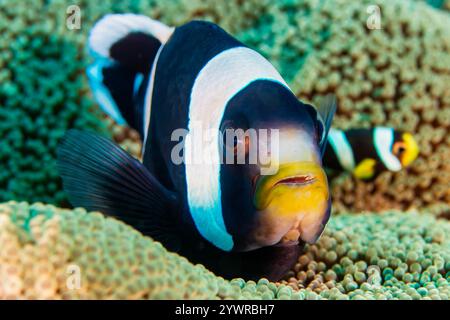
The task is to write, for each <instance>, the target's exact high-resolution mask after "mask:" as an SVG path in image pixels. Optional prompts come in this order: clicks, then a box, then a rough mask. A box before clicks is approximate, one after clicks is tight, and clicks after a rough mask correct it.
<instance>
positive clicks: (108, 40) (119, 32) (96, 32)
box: [89, 13, 174, 58]
mask: <svg viewBox="0 0 450 320" xmlns="http://www.w3.org/2000/svg"><path fill="white" fill-rule="evenodd" d="M173 30H174V28H172V27H168V26H166V25H165V24H163V23H161V22H159V21H156V20H153V19H150V18H149V17H147V16H144V15H139V14H132V13H125V14H107V15H106V16H104V17H103V18H102V19H101V20H100V21H98V22H97V23H96V24H95V26H94V28H93V29H92V31H91V33H90V35H89V47H90V48H91V50H93V51H94V52H96V53H97V54H99V55H101V56H103V57H108V58H109V57H110V56H109V49H110V48H111V46H112V45H113V44H114V43H116V42H117V41H119V40H120V39H122V38H124V37H125V36H126V35H127V34H129V33H131V32H143V33H147V34H149V35H151V36H153V37H155V38H156V39H158V40H159V41H160V42H161V43H162V44H164V43H166V42H167V40H168V39H169V38H170V36H171V35H172V32H173Z"/></svg>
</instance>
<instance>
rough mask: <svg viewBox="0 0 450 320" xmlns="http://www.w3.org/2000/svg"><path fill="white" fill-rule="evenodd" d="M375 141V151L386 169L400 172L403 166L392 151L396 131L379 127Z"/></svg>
mask: <svg viewBox="0 0 450 320" xmlns="http://www.w3.org/2000/svg"><path fill="white" fill-rule="evenodd" d="M373 139H374V141H373V143H374V145H375V150H376V151H377V154H378V156H379V157H380V159H381V161H382V162H383V163H384V165H385V166H386V168H388V169H389V170H390V171H400V170H401V169H402V164H401V163H400V160H399V159H398V158H397V157H396V156H394V155H393V154H392V151H391V150H392V144H393V143H394V130H393V129H392V128H386V127H377V128H375V129H374V135H373Z"/></svg>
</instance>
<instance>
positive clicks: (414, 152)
mask: <svg viewBox="0 0 450 320" xmlns="http://www.w3.org/2000/svg"><path fill="white" fill-rule="evenodd" d="M402 138H403V142H404V151H403V152H402V154H401V155H400V161H401V163H402V166H403V167H407V166H409V165H410V164H411V163H412V162H413V161H414V160H416V158H417V157H418V155H419V145H418V144H417V142H416V140H415V139H414V137H413V136H412V134H410V133H404V134H403V136H402Z"/></svg>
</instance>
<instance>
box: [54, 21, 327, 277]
mask: <svg viewBox="0 0 450 320" xmlns="http://www.w3.org/2000/svg"><path fill="white" fill-rule="evenodd" d="M89 47H90V50H91V52H92V53H93V55H94V57H95V61H94V63H93V65H92V66H91V67H90V68H89V69H88V76H89V79H90V84H91V87H92V90H93V94H94V96H95V97H96V99H97V101H98V102H99V104H100V106H101V107H102V108H103V109H104V110H105V111H106V112H107V113H108V114H109V115H110V116H111V117H113V118H114V119H115V120H116V121H117V122H118V123H126V124H128V125H129V126H131V127H132V128H134V129H136V130H137V131H138V132H139V133H140V135H141V137H142V138H143V145H144V152H143V162H142V163H141V162H139V161H138V160H137V159H135V158H133V157H132V156H130V155H129V154H127V153H126V152H125V151H124V150H122V149H121V148H120V147H119V146H117V145H116V144H114V143H112V142H111V141H109V140H107V139H105V138H102V137H99V136H97V135H95V134H92V133H86V132H80V131H74V130H72V131H69V132H68V133H67V134H66V136H65V137H64V139H63V140H62V142H61V144H60V146H59V148H58V152H57V155H58V168H59V172H60V175H61V177H62V180H63V186H64V189H65V191H66V192H67V194H68V197H69V200H70V201H71V203H72V205H73V206H80V207H85V208H86V209H88V210H95V211H97V210H98V211H101V212H103V213H104V214H107V215H110V216H113V217H116V218H118V219H120V220H122V221H124V222H126V223H128V224H130V225H131V226H133V227H135V228H136V229H137V230H139V231H141V232H142V233H144V234H146V235H149V236H151V237H152V238H154V239H156V240H158V241H160V242H162V243H163V244H164V245H165V246H166V247H167V248H169V249H171V250H174V251H177V252H179V253H180V254H182V255H184V256H186V257H187V258H188V259H190V260H191V261H192V262H196V263H202V264H204V265H205V266H206V267H207V268H209V269H210V270H212V271H213V272H215V273H216V274H218V275H222V276H224V277H245V278H248V279H256V278H260V277H266V278H269V279H271V280H278V279H279V278H280V277H281V276H283V275H284V274H285V272H286V271H287V270H288V269H289V268H290V267H291V266H292V265H293V264H294V263H295V262H296V261H297V258H298V256H299V254H300V250H301V246H302V244H303V243H305V242H307V243H314V242H315V241H317V239H318V238H319V236H320V235H321V233H322V232H323V230H324V228H325V225H326V223H327V221H328V219H329V217H330V210H331V197H330V192H329V187H328V182H327V177H326V174H325V171H324V169H323V168H322V155H323V152H324V150H325V147H326V141H327V134H328V131H329V128H330V125H331V121H332V118H333V115H334V112H335V109H336V107H335V101H334V98H333V97H330V96H328V97H327V98H326V99H324V101H323V103H322V104H321V105H320V106H319V107H318V108H317V109H316V108H315V107H313V106H311V105H309V104H305V103H303V102H301V101H299V100H298V99H297V97H296V96H295V95H294V93H293V92H292V91H291V90H290V88H289V87H288V85H287V84H286V82H285V81H284V80H283V79H282V77H281V76H280V74H279V73H278V72H277V71H276V69H275V68H274V67H273V66H272V65H271V64H270V63H269V62H268V61H267V60H266V59H265V58H263V57H262V56H261V55H260V54H258V53H257V52H256V51H254V50H252V49H250V48H248V47H246V46H245V45H243V44H242V43H240V42H239V41H237V40H236V39H234V38H233V37H231V36H230V35H229V34H227V33H226V32H225V31H224V30H222V29H221V28H219V27H218V26H217V25H215V24H213V23H209V22H202V21H192V22H190V23H187V24H185V25H182V26H180V27H177V28H170V27H168V26H165V25H163V24H162V23H160V22H158V21H154V20H152V19H150V18H148V17H145V16H141V15H134V14H117V15H108V16H106V17H104V18H103V19H101V20H100V21H99V22H98V23H97V24H96V25H95V26H94V28H93V30H92V32H91V34H90V37H89ZM196 123H201V124H202V125H203V128H202V130H204V131H203V132H206V131H209V132H210V133H212V136H213V137H214V135H216V134H217V136H220V135H219V134H223V133H224V132H225V131H226V130H228V129H232V130H239V129H241V130H243V131H246V130H248V129H254V130H258V132H259V130H263V129H265V130H272V129H276V130H277V131H278V133H279V140H278V141H275V140H274V139H275V138H273V137H272V136H270V139H269V142H270V144H271V145H273V144H274V143H275V142H279V148H278V152H276V154H270V157H269V159H270V163H271V164H274V165H276V167H277V170H276V171H274V172H273V173H271V174H262V167H264V165H263V164H262V163H260V162H256V163H250V162H249V161H247V159H246V161H244V162H243V163H236V162H234V163H232V164H229V163H220V162H216V161H211V163H209V162H208V163H200V164H198V163H196V162H195V161H194V162H187V161H181V162H180V163H176V162H175V161H174V158H173V150H175V148H176V147H177V146H179V143H180V141H179V140H178V139H173V134H174V132H175V131H176V130H178V129H183V130H185V132H186V135H184V136H182V138H183V139H182V140H181V142H182V146H183V148H182V149H181V151H180V155H181V153H182V157H184V158H185V159H190V158H191V157H192V156H193V157H194V158H195V156H196V155H199V153H198V152H197V151H196V149H195V147H198V145H197V144H196V143H195V142H194V141H195V140H193V137H194V136H195V134H196V133H197V129H196V128H197V127H196ZM223 142H224V143H223ZM201 144H203V148H205V147H206V149H207V150H208V151H210V155H211V157H212V158H213V160H217V159H216V158H217V157H219V155H220V154H221V152H223V151H227V150H228V152H234V150H239V149H241V150H244V154H245V158H247V156H248V155H249V152H248V151H249V149H250V147H252V146H255V145H256V142H255V141H254V140H252V139H250V140H249V139H233V140H232V142H231V143H230V141H221V139H210V140H209V141H204V142H201ZM230 150H233V151H230ZM231 155H232V156H236V154H233V153H231Z"/></svg>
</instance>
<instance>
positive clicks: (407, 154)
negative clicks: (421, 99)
mask: <svg viewBox="0 0 450 320" xmlns="http://www.w3.org/2000/svg"><path fill="white" fill-rule="evenodd" d="M418 155H419V146H418V144H417V142H416V140H415V139H414V137H413V136H412V134H411V133H409V132H403V131H398V130H394V129H393V128H388V127H375V128H369V129H362V128H361V129H349V130H346V131H343V130H337V129H331V130H330V132H329V134H328V144H327V147H326V150H325V154H324V157H323V164H324V166H325V167H326V168H330V169H334V170H338V171H341V170H344V171H348V172H351V173H352V174H353V175H354V176H355V177H356V178H358V179H362V180H371V179H373V178H375V177H376V176H377V175H378V174H379V173H381V172H383V171H386V170H389V171H393V172H397V171H400V170H401V169H402V168H405V167H407V166H409V165H410V164H411V163H412V162H413V161H414V160H415V159H416V158H417V156H418Z"/></svg>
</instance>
